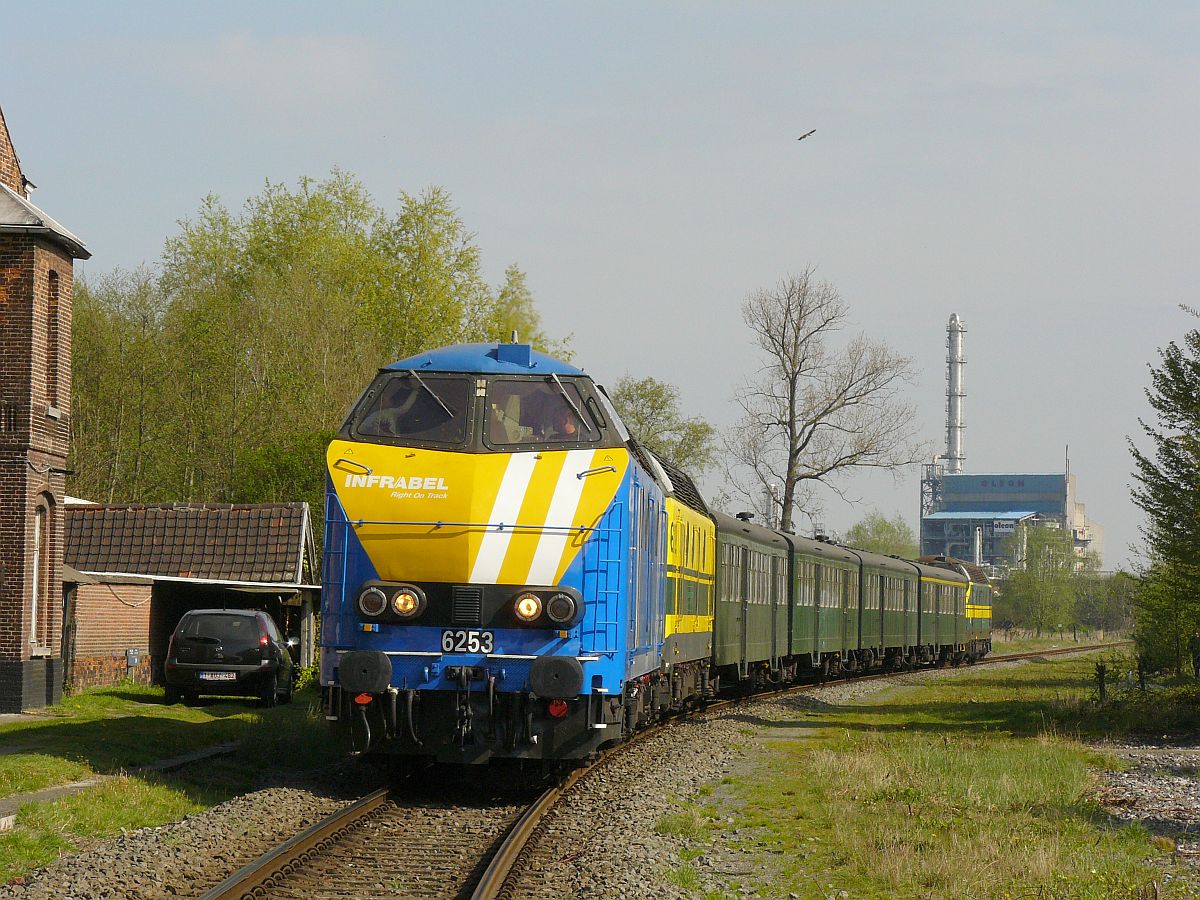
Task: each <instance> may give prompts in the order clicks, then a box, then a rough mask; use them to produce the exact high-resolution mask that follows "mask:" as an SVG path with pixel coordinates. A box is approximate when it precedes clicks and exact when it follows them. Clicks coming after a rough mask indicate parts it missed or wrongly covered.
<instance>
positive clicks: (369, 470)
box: [333, 456, 374, 475]
mask: <svg viewBox="0 0 1200 900" xmlns="http://www.w3.org/2000/svg"><path fill="white" fill-rule="evenodd" d="M338 463H345V464H346V465H348V466H358V467H359V468H360V469H362V470H363V471H364V472H366V473H367V474H368V475H373V474H374V470H373V469H372V468H371V467H370V466H365V465H363V464H362V463H360V462H359V461H358V460H356V459H346V457H344V456H339V457H338V458H337V459H336V460H335V461H334V463H333V464H334V466H336V465H337V464H338Z"/></svg>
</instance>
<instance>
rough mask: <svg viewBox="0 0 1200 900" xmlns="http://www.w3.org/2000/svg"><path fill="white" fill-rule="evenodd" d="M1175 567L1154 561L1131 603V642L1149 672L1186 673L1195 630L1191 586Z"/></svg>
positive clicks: (1198, 623) (1199, 622) (1199, 623)
mask: <svg viewBox="0 0 1200 900" xmlns="http://www.w3.org/2000/svg"><path fill="white" fill-rule="evenodd" d="M1180 573H1181V569H1180V567H1178V566H1175V565H1170V564H1167V563H1165V562H1163V561H1162V560H1156V561H1155V562H1153V563H1152V564H1151V565H1150V567H1149V568H1148V569H1147V570H1146V572H1145V573H1143V576H1142V581H1141V586H1140V588H1139V590H1138V592H1137V596H1136V598H1135V600H1134V604H1135V619H1136V625H1135V626H1134V639H1135V640H1136V641H1137V646H1138V652H1139V653H1140V654H1142V656H1143V657H1144V658H1145V659H1146V661H1147V662H1148V663H1149V665H1150V668H1151V669H1170V670H1171V671H1174V672H1176V673H1183V672H1186V671H1187V670H1188V668H1189V666H1188V654H1187V650H1188V641H1189V639H1190V637H1191V635H1192V633H1193V631H1195V630H1196V629H1197V628H1200V617H1198V616H1197V614H1196V598H1195V594H1194V593H1193V582H1192V580H1191V578H1190V577H1188V576H1187V575H1181V574H1180Z"/></svg>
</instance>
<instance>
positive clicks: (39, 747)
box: [0, 684, 345, 884]
mask: <svg viewBox="0 0 1200 900" xmlns="http://www.w3.org/2000/svg"><path fill="white" fill-rule="evenodd" d="M45 713H46V714H45V715H44V716H42V717H39V718H38V719H36V720H25V721H21V722H17V723H11V724H8V725H5V726H0V796H11V795H14V794H21V793H26V792H29V791H35V790H40V789H41V788H44V787H48V786H52V785H56V784H65V783H68V782H73V781H80V780H83V779H85V778H89V777H94V776H97V775H107V776H111V777H108V778H107V779H106V780H104V781H102V782H101V783H100V784H99V785H96V786H95V787H91V788H88V789H86V790H84V791H81V792H79V793H76V794H72V795H69V796H65V797H62V798H60V799H58V800H54V801H51V802H45V803H26V804H23V805H22V806H21V808H20V810H19V812H18V814H17V827H16V828H15V829H14V830H13V831H10V832H6V833H0V884H2V883H4V882H7V881H9V880H11V879H12V878H14V877H19V876H21V875H23V874H25V873H27V872H29V871H31V870H32V869H34V868H37V867H38V866H42V865H45V864H46V863H48V862H50V861H52V860H53V859H54V858H55V857H56V856H58V855H59V854H60V853H63V852H67V851H70V850H73V849H76V848H79V847H83V846H86V845H87V844H88V843H90V842H93V841H96V840H103V839H105V838H109V837H112V836H114V835H116V834H119V833H121V832H122V831H127V830H130V829H135V828H142V827H146V826H152V825H161V824H164V823H166V822H173V821H176V820H178V819H180V818H182V817H183V816H185V815H188V814H190V813H195V812H200V811H202V810H205V809H208V808H210V807H212V806H215V805H216V804H218V803H221V802H223V801H225V800H227V799H229V798H231V797H234V796H236V795H238V794H241V793H245V792H246V791H249V790H253V789H255V788H256V787H258V786H260V785H261V784H262V774H263V772H264V770H270V769H279V768H287V769H291V770H298V769H300V770H302V769H308V768H313V767H316V766H319V765H322V764H326V763H329V762H332V761H334V760H335V759H337V758H340V757H341V756H342V755H344V752H345V748H344V747H342V746H340V744H338V743H337V742H335V741H333V740H331V738H330V735H329V733H328V731H327V730H326V727H325V724H326V723H325V722H324V721H323V717H322V716H321V715H320V709H319V701H318V698H317V695H316V692H315V691H308V692H302V693H299V694H297V695H296V699H295V701H294V702H293V703H292V704H290V705H287V706H280V707H276V708H274V709H264V708H260V707H258V706H257V705H256V704H255V703H254V702H253V701H249V702H243V701H239V700H215V701H212V702H207V701H206V702H203V703H202V704H201V705H198V706H194V707H187V706H181V705H175V706H167V705H165V704H164V703H163V702H162V691H161V689H156V688H151V687H147V686H144V685H132V684H126V685H122V686H119V687H116V688H106V689H102V690H95V691H87V692H84V693H81V694H79V695H76V696H72V697H69V698H67V699H65V700H64V701H63V702H62V703H61V704H59V705H58V706H56V707H51V708H50V709H48V710H46V711H45ZM226 743H236V744H237V749H236V750H235V751H234V753H233V754H232V755H231V756H226V757H216V758H214V759H211V760H208V761H205V762H201V763H196V764H193V765H190V766H187V767H186V768H184V769H181V770H179V771H178V772H172V773H164V774H156V773H151V772H147V773H142V774H137V775H133V774H128V773H129V770H132V769H135V768H137V767H139V766H143V765H145V764H147V763H150V762H154V761H157V760H160V759H167V758H171V757H175V756H180V755H182V754H184V753H188V752H190V751H194V750H199V749H203V748H206V747H211V746H215V745H219V744H226Z"/></svg>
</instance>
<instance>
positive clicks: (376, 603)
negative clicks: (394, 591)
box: [358, 587, 388, 618]
mask: <svg viewBox="0 0 1200 900" xmlns="http://www.w3.org/2000/svg"><path fill="white" fill-rule="evenodd" d="M387 605H388V600H387V596H386V595H385V594H384V593H383V591H381V590H380V589H379V588H377V587H369V588H367V589H366V590H365V591H363V592H362V593H361V594H359V595H358V611H359V612H361V613H362V614H363V615H364V616H371V617H372V618H374V617H375V616H377V615H379V614H380V613H382V612H383V611H384V610H385V609H387Z"/></svg>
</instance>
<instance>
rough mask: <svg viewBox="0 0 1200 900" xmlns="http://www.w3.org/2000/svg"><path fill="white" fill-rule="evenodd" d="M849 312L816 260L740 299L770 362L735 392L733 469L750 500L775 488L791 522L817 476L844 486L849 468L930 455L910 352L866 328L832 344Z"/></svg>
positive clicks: (886, 465)
mask: <svg viewBox="0 0 1200 900" xmlns="http://www.w3.org/2000/svg"><path fill="white" fill-rule="evenodd" d="M848 315H849V310H848V308H847V306H846V303H845V302H844V301H843V300H842V298H841V297H840V296H839V295H838V292H837V290H836V289H835V288H834V287H833V285H831V284H829V283H828V282H823V281H817V280H816V277H815V270H814V269H813V268H812V267H809V268H807V269H805V270H804V271H803V272H801V273H800V274H799V275H791V276H788V277H786V278H784V279H782V280H780V281H779V283H778V284H777V285H776V286H775V287H774V288H772V289H770V290H760V291H755V292H753V293H751V294H750V295H749V296H748V297H747V298H746V301H745V302H744V303H743V304H742V317H743V319H744V320H745V322H746V325H747V326H749V328H750V330H751V332H752V333H753V335H754V339H755V343H756V344H757V345H758V348H759V350H760V351H761V352H762V358H763V365H762V368H761V369H760V374H759V377H758V378H757V380H755V381H752V382H749V383H747V384H746V385H744V386H743V387H742V388H741V389H740V390H739V392H738V395H737V401H738V404H739V405H740V406H741V409H742V417H741V421H740V422H739V423H738V425H737V426H736V428H735V429H734V431H733V432H732V433H731V435H730V437H729V438H728V439H727V441H726V446H727V448H728V450H729V453H730V457H731V459H732V460H733V462H734V468H732V470H731V472H730V479H731V481H732V482H733V484H734V485H735V487H736V488H737V489H738V490H739V491H740V492H741V493H742V494H743V495H744V496H745V497H746V498H747V499H749V500H750V502H751V503H753V504H759V503H761V500H760V498H761V497H763V496H770V497H775V496H776V493H775V492H776V490H777V489H778V491H779V492H780V493H779V494H778V501H777V502H778V505H779V506H780V508H781V512H780V517H779V518H780V523H781V527H782V528H783V529H784V530H785V531H790V530H792V528H793V521H794V519H795V516H796V513H797V510H801V511H804V510H805V509H806V507H808V510H807V511H808V512H809V514H810V518H811V512H812V509H811V504H812V502H813V500H814V498H813V489H814V487H815V485H817V484H824V485H825V486H827V487H830V488H832V489H833V490H835V491H839V488H838V486H837V481H838V479H839V478H840V477H842V476H845V475H847V474H849V473H850V472H853V471H855V470H858V469H864V468H874V469H887V470H896V469H899V468H901V467H904V466H908V465H911V464H914V463H916V462H919V461H920V460H921V459H923V458H925V457H926V456H927V455H928V454H927V451H926V449H925V447H923V446H921V445H919V444H918V443H917V442H916V415H915V411H914V408H913V405H912V403H911V402H909V401H907V400H904V399H902V397H901V396H900V389H901V386H902V385H903V384H904V383H905V382H907V381H910V380H911V378H912V374H913V369H912V361H911V360H910V359H908V358H907V357H905V356H901V355H900V354H898V353H896V352H894V351H893V350H891V349H890V348H888V347H887V346H886V345H884V344H882V343H879V342H876V341H871V340H869V339H867V338H866V337H865V336H862V335H860V336H858V337H855V338H852V339H851V340H850V341H849V342H847V343H846V344H845V345H844V346H840V347H835V346H833V343H832V341H833V338H834V337H835V335H836V334H837V333H838V332H839V331H841V330H842V329H843V328H844V327H845V325H846V323H847V319H848ZM776 486H778V488H777V487H776ZM768 512H769V511H768ZM768 518H769V519H773V518H774V516H771V515H769V516H768Z"/></svg>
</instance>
